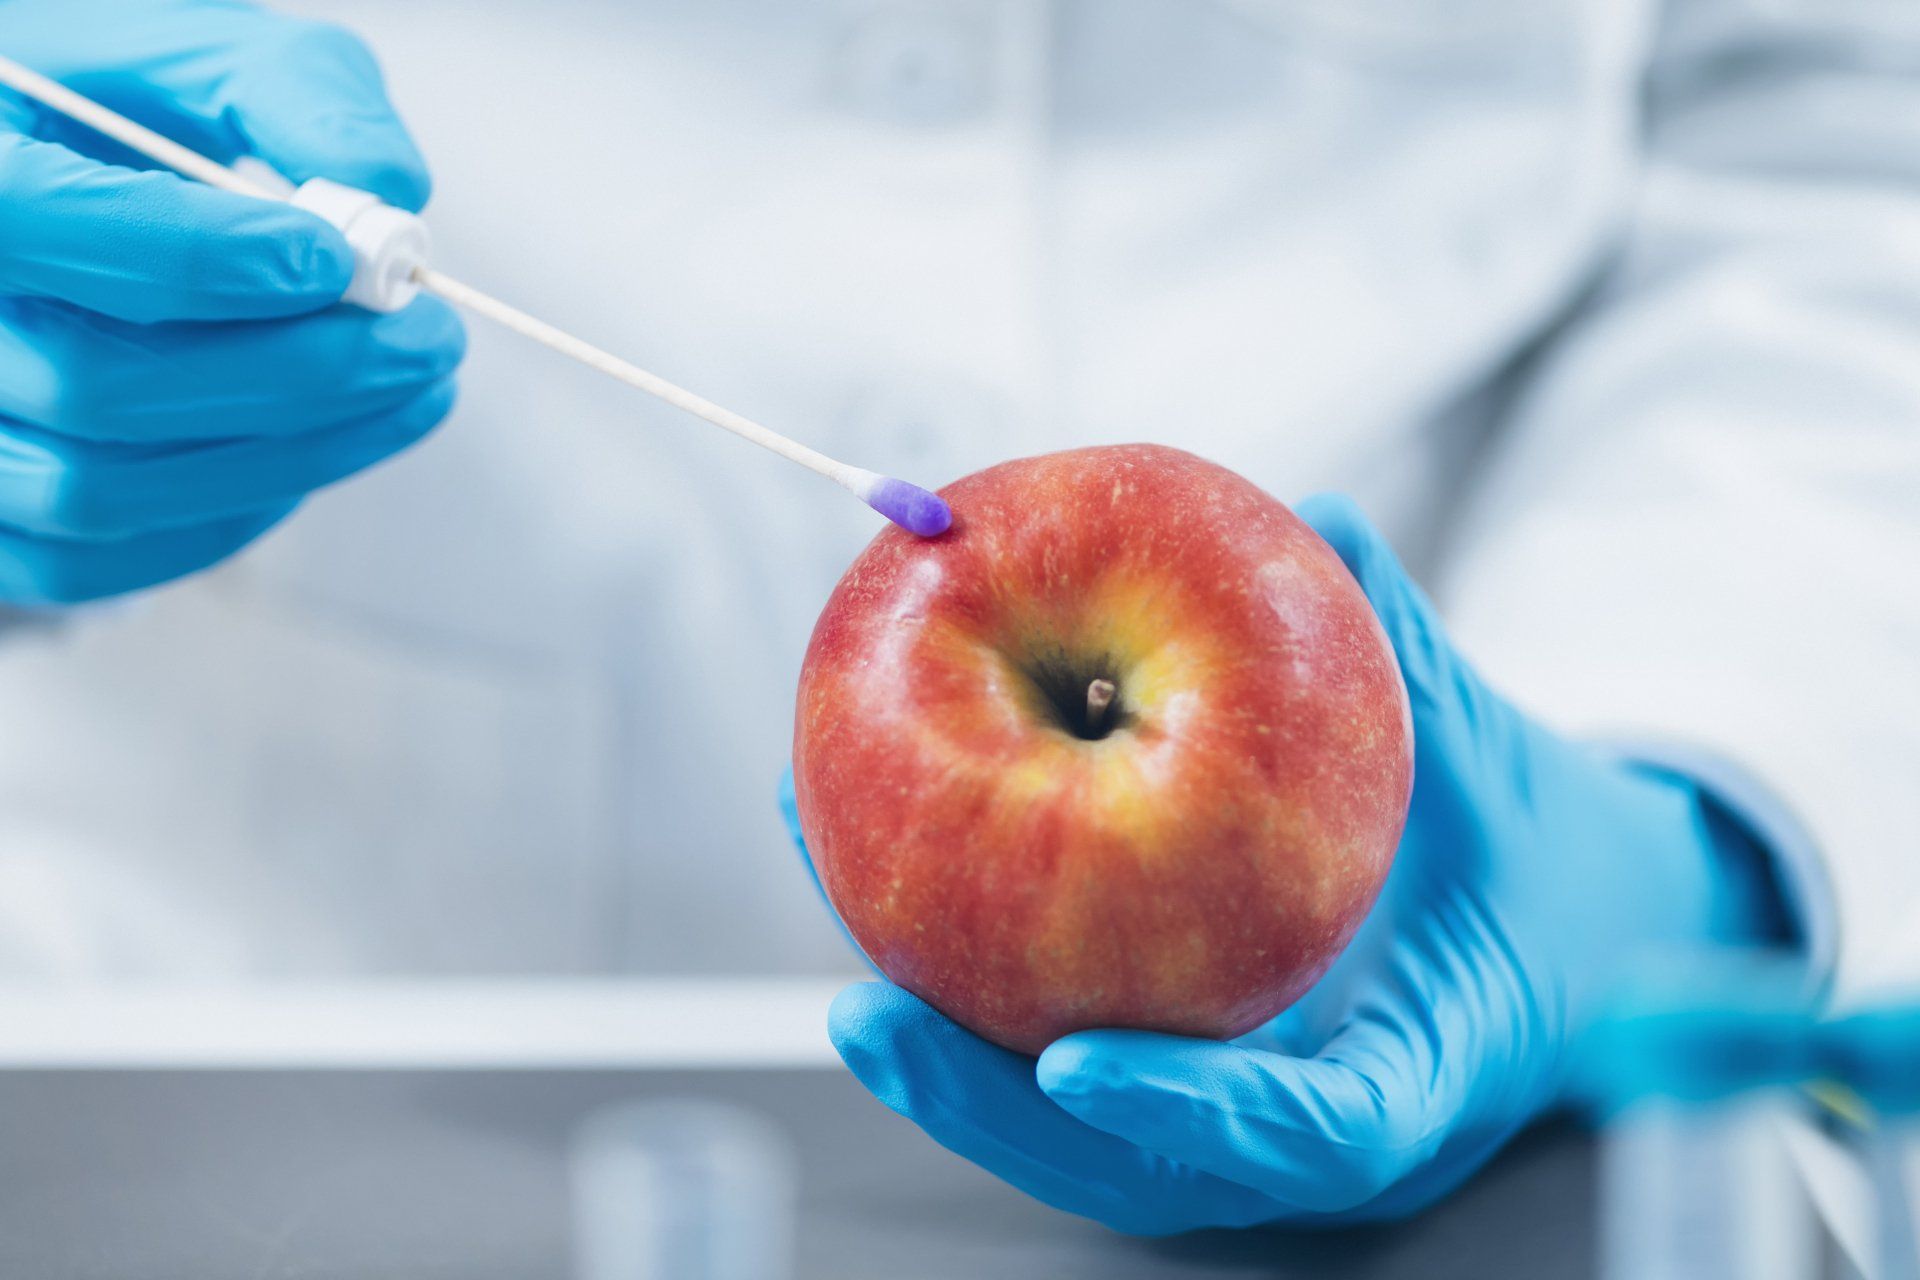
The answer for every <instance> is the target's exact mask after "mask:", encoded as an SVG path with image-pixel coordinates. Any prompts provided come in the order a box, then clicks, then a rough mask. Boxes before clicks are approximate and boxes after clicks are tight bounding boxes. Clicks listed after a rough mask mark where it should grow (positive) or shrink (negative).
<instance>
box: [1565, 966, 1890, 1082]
mask: <svg viewBox="0 0 1920 1280" xmlns="http://www.w3.org/2000/svg"><path fill="white" fill-rule="evenodd" d="M1815 1084H1819V1085H1838V1086H1841V1087H1842V1088H1844V1089H1845V1090H1846V1091H1847V1092H1848V1093H1850V1094H1851V1095H1853V1096H1854V1097H1855V1098H1857V1099H1858V1100H1859V1101H1861V1102H1863V1103H1865V1104H1866V1105H1867V1106H1868V1107H1870V1108H1872V1110H1874V1111H1876V1112H1878V1113H1880V1114H1882V1115H1916V1114H1920V1002H1911V1003H1906V1004H1898V1003H1895V1004H1885V1005H1878V1006H1875V1007H1871V1008H1864V1009H1857V1010H1853V1011H1851V1012H1848V1013H1846V1014H1843V1015H1840V1016H1827V1015H1825V1014H1824V1013H1822V1011H1821V1009H1820V1005H1819V1002H1818V1001H1817V1000H1816V999H1815V998H1814V993H1813V992H1812V991H1810V990H1809V989H1808V986H1807V984H1806V982H1805V981H1804V980H1803V975H1800V974H1798V973H1795V972H1792V971H1790V970H1787V971H1783V970H1782V969H1780V968H1778V967H1776V966H1771V965H1754V964H1727V965H1720V966H1712V967H1708V968H1705V969H1702V970H1696V971H1694V972H1691V973H1688V974H1687V975H1685V977H1684V979H1677V978H1676V977H1675V976H1674V975H1671V974H1666V975H1661V976H1658V977H1653V978H1648V979H1642V980H1640V981H1636V982H1634V983H1633V984H1631V985H1630V986H1629V988H1628V989H1627V990H1625V991H1623V992H1622V993H1621V994H1620V996H1619V997H1618V998H1617V999H1615V1000H1612V1001H1610V1002H1609V1003H1608V1006H1607V1009H1606V1012H1605V1014H1604V1015H1603V1016H1602V1017H1601V1018H1600V1019H1599V1020H1598V1021H1597V1023H1596V1024H1595V1025H1594V1026H1593V1027H1592V1028H1591V1029H1590V1030H1589V1031H1588V1032H1587V1033H1586V1034H1585V1035H1584V1036H1583V1037H1582V1039H1581V1042H1580V1053H1579V1066H1578V1070H1577V1071H1576V1073H1575V1085H1574V1087H1575V1090H1576V1091H1577V1092H1578V1094H1579V1095H1580V1096H1581V1097H1582V1098H1584V1099H1585V1100H1586V1101H1587V1102H1588V1103H1589V1104H1590V1105H1591V1106H1592V1107H1593V1108H1594V1109H1595V1110H1597V1111H1598V1112H1600V1113H1601V1114H1602V1115H1607V1114H1610V1113H1612V1112H1615V1111H1618V1110H1620V1109H1622V1108H1624V1107H1627V1106H1629V1105H1631V1104H1633V1103H1635V1102H1638V1101H1640V1100H1641V1099H1643V1098H1672V1099H1678V1100H1680V1101H1686V1102H1706V1101H1712V1100H1715V1099H1719V1098H1724V1097H1729V1096H1732V1095H1734V1094H1738V1093H1744V1092H1746V1091H1748V1090H1752V1089H1764V1088H1778V1087H1782V1086H1789V1085H1815Z"/></svg>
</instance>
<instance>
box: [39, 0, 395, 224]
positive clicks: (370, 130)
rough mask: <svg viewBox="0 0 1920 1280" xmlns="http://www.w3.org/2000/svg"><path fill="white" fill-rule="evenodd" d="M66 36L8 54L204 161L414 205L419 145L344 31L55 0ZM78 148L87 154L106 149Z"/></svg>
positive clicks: (205, 8)
mask: <svg viewBox="0 0 1920 1280" xmlns="http://www.w3.org/2000/svg"><path fill="white" fill-rule="evenodd" d="M69 3H70V4H72V5H73V7H74V8H75V10H76V11H75V12H73V13H72V15H71V18H70V19H69V22H70V23H71V24H72V28H71V29H73V30H87V31H89V32H90V38H89V39H88V40H87V41H85V42H82V43H81V47H79V48H77V49H76V48H73V47H71V44H72V42H70V41H69V42H65V43H56V44H54V45H53V46H52V47H48V48H44V49H36V48H33V47H32V46H31V45H28V46H26V47H23V48H22V49H21V50H19V51H18V52H17V53H16V55H15V56H18V57H21V58H22V59H23V60H25V61H27V62H28V63H30V64H31V65H32V66H34V68H35V69H36V70H39V71H41V72H43V73H45V74H47V75H50V76H53V77H55V78H56V79H59V80H61V81H63V82H64V83H66V84H69V85H71V86H72V87H73V88H75V89H77V90H79V91H80V92H83V93H86V94H87V95H88V96H90V97H93V98H95V99H97V100H98V101H100V102H102V103H104V104H105V105H106V106H108V107H111V108H112V109H114V110H116V111H119V112H120V113H122V114H123V115H126V116H129V117H131V118H132V119H134V120H137V121H139V122H140V123H141V124H144V125H146V126H147V127H149V128H151V129H154V130H156V131H158V132H160V133H163V134H165V135H167V136H168V137H170V138H173V139H174V140H175V141H177V142H180V143H182V144H184V145H186V146H189V147H191V148H193V149H194V150H196V151H199V152H202V153H203V154H205V155H208V156H211V157H213V158H214V159H216V160H220V161H223V162H230V161H231V160H233V159H234V158H235V157H237V156H241V155H254V156H257V157H259V158H260V159H261V160H264V161H266V163H267V164H269V165H271V166H272V167H273V168H274V169H276V170H278V171H279V172H280V173H281V174H283V175H284V176H286V177H287V178H289V179H291V180H293V181H294V182H296V183H299V182H303V181H305V180H306V179H308V178H331V179H333V180H334V181H335V182H343V183H346V184H348V185H349V186H355V187H359V188H361V189H362V190H365V191H371V192H373V193H374V194H376V195H378V196H380V197H381V198H382V199H384V200H386V201H387V202H389V203H390V204H396V205H399V206H401V207H403V208H407V209H415V210H417V209H419V208H420V206H421V205H423V204H424V203H425V202H426V198H427V190H428V185H429V184H428V180H427V169H426V164H425V162H424V161H423V160H422V159H421V156H420V151H419V148H418V147H416V146H415V145H414V142H413V139H412V138H411V137H410V136H409V134H408V133H407V130H406V127H405V126H404V125H403V124H401V122H400V119H399V116H398V114H397V113H396V112H395V110H394V108H393V104H392V103H391V101H390V100H389V99H388V97H387V90H386V86H385V84H384V82H383V79H382V77H381V74H380V69H379V65H378V64H377V62H376V61H375V60H374V57H373V55H372V54H371V53H369V52H368V50H367V48H366V46H365V45H364V44H363V43H361V41H360V40H359V39H358V38H357V37H355V36H354V35H353V34H351V33H350V32H348V31H345V30H343V29H341V28H339V27H336V26H332V25H330V24H327V23H322V22H310V21H305V20H302V19H295V18H289V17H287V16H285V15H282V14H276V13H272V12H269V11H267V10H263V9H258V8H255V7H253V6H252V5H242V4H233V5H222V6H219V7H214V6H209V5H199V6H196V7H195V11H194V12H193V13H191V14H177V13H156V14H144V15H143V14H140V13H129V12H128V11H127V6H126V5H125V4H124V3H123V2H121V0H113V2H112V3H100V2H99V0H69ZM92 141H93V143H94V144H95V145H89V146H87V147H86V150H87V152H88V154H114V155H115V156H116V158H118V153H117V149H112V148H102V149H100V150H98V151H96V149H95V147H96V146H97V145H98V144H100V143H101V142H102V141H103V140H101V139H98V138H95V139H93V140H92Z"/></svg>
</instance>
